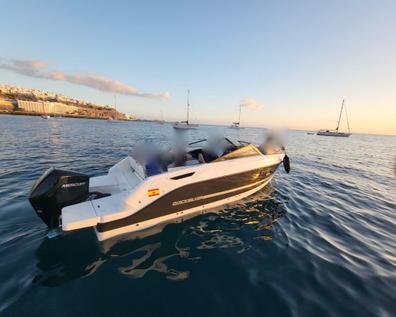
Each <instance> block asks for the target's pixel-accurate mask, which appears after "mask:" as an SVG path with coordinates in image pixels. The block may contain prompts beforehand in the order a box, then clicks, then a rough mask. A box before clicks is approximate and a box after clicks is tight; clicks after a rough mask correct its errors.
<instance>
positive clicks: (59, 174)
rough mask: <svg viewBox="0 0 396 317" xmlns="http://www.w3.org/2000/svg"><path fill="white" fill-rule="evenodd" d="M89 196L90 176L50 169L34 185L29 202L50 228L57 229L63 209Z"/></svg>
mask: <svg viewBox="0 0 396 317" xmlns="http://www.w3.org/2000/svg"><path fill="white" fill-rule="evenodd" d="M88 196H89V176H87V175H85V174H81V173H76V172H71V171H65V170H58V169H54V168H50V169H48V170H47V171H46V172H45V173H44V174H43V175H42V176H41V177H40V178H39V179H38V180H37V181H36V182H35V183H34V184H33V187H32V189H31V191H30V193H29V201H30V203H31V204H32V206H33V208H34V209H35V210H36V213H37V215H38V216H39V217H40V218H41V219H42V220H43V221H44V222H45V223H46V225H47V226H48V227H49V228H57V227H58V226H59V217H60V215H61V211H62V208H63V207H65V206H69V205H72V204H76V203H79V202H82V201H84V200H86V199H87V198H88Z"/></svg>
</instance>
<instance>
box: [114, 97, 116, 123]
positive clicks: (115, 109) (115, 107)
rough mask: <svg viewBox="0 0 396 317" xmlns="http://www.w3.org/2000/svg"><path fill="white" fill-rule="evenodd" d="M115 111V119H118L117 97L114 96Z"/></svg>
mask: <svg viewBox="0 0 396 317" xmlns="http://www.w3.org/2000/svg"><path fill="white" fill-rule="evenodd" d="M114 109H115V112H116V113H115V119H117V96H116V95H114Z"/></svg>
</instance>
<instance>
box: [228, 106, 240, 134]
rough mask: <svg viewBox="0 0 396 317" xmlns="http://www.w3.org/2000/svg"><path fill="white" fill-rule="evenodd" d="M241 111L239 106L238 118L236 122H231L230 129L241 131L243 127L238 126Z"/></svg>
mask: <svg viewBox="0 0 396 317" xmlns="http://www.w3.org/2000/svg"><path fill="white" fill-rule="evenodd" d="M241 110H242V105H239V117H238V122H233V123H232V124H231V125H230V128H231V129H243V127H241V126H240V124H241Z"/></svg>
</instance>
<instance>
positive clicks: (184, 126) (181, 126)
mask: <svg viewBox="0 0 396 317" xmlns="http://www.w3.org/2000/svg"><path fill="white" fill-rule="evenodd" d="M189 119H190V90H187V120H186V121H180V122H175V124H174V125H173V128H174V129H177V130H188V129H196V128H198V124H192V123H190V120H189Z"/></svg>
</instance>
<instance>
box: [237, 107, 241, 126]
mask: <svg viewBox="0 0 396 317" xmlns="http://www.w3.org/2000/svg"><path fill="white" fill-rule="evenodd" d="M241 110H242V105H239V117H238V124H241Z"/></svg>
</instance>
